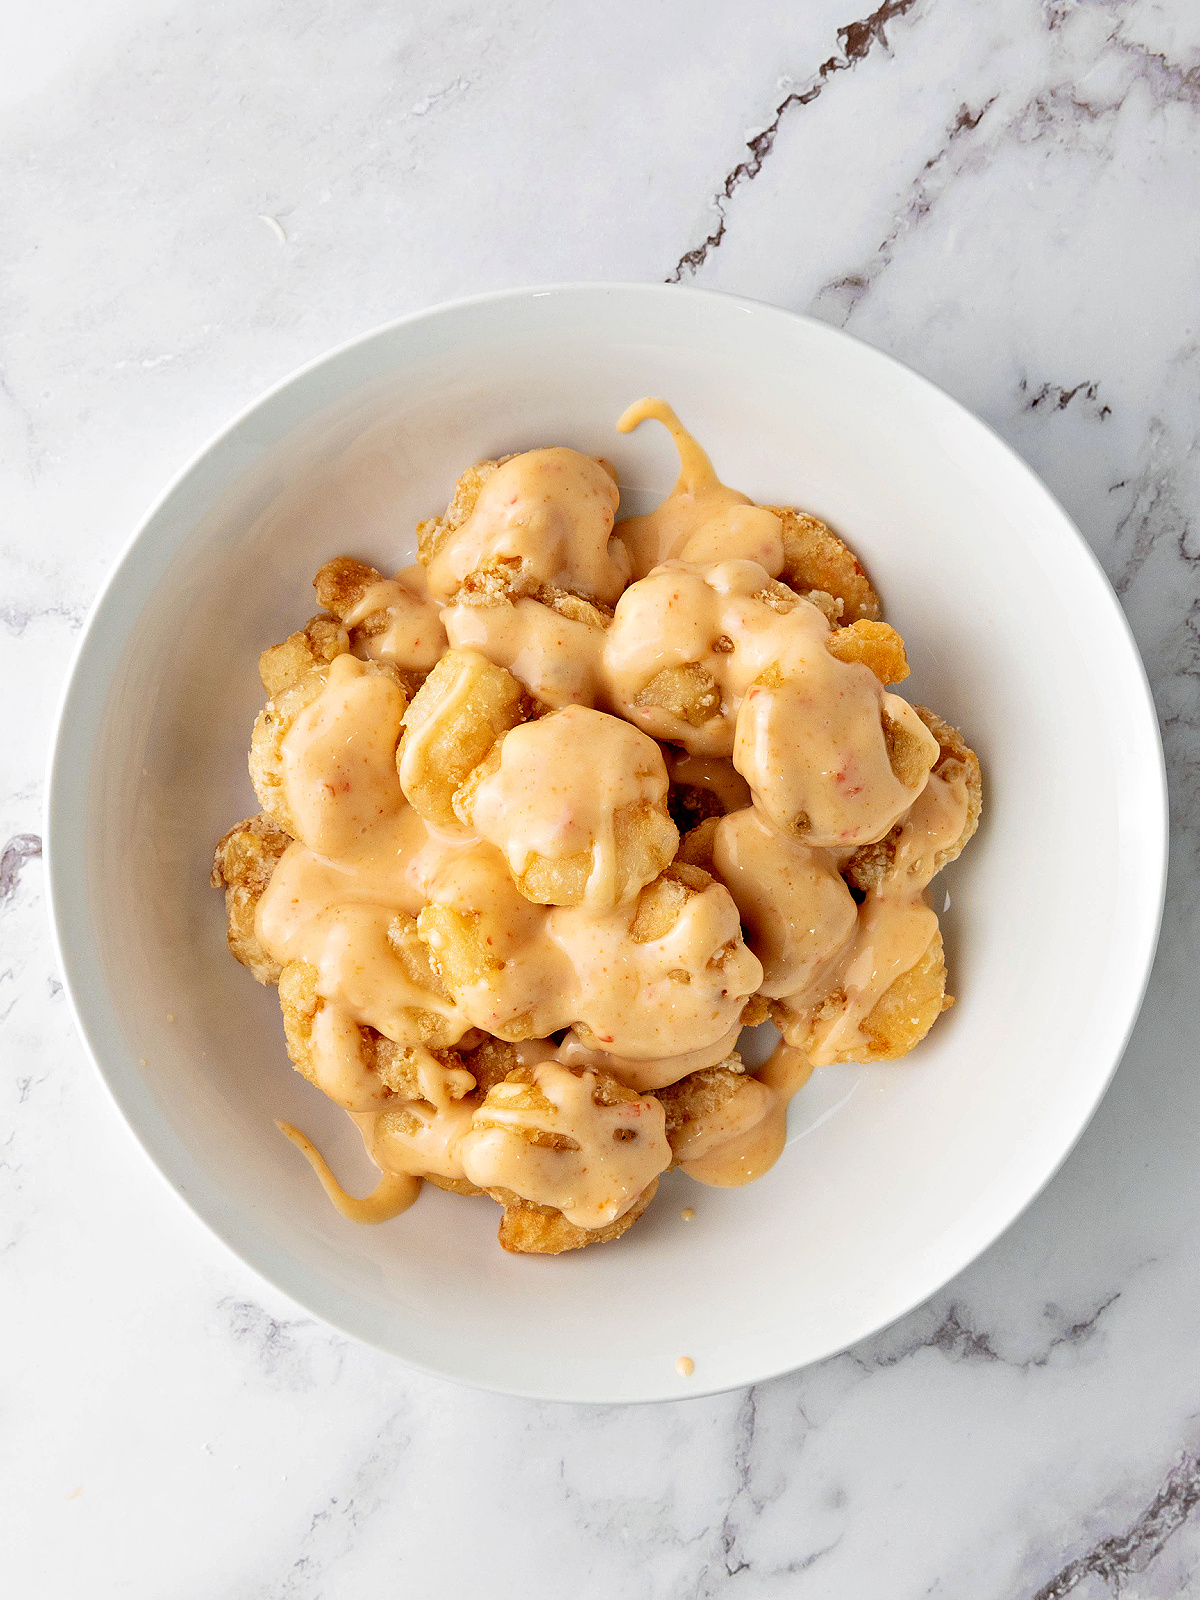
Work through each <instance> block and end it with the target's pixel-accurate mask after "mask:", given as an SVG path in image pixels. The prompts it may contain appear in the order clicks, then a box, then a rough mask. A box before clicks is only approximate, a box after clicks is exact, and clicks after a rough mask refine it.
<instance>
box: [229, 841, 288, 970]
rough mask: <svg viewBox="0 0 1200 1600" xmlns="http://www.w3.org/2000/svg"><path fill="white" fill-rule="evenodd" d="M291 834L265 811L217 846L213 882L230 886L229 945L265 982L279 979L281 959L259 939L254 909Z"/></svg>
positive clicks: (238, 957) (239, 959) (241, 960)
mask: <svg viewBox="0 0 1200 1600" xmlns="http://www.w3.org/2000/svg"><path fill="white" fill-rule="evenodd" d="M291 842H292V841H291V838H290V837H289V836H288V835H287V834H286V833H284V832H283V830H282V829H281V828H277V827H276V826H275V824H274V823H273V822H272V821H271V819H270V818H269V817H267V816H264V815H263V814H262V813H261V812H260V813H259V815H258V816H256V817H247V818H246V820H245V821H244V822H239V823H238V824H237V825H236V827H233V828H230V830H229V832H228V833H227V834H226V835H225V837H224V838H223V839H222V840H221V842H220V844H218V845H217V848H216V851H215V852H214V854H213V864H212V876H211V879H210V881H211V883H212V886H213V888H214V889H220V888H222V887H223V888H224V890H225V915H226V917H227V918H228V921H229V927H228V930H227V932H226V938H227V940H228V941H229V948H230V950H231V951H232V952H233V954H234V956H235V957H236V958H237V960H238V961H240V962H241V963H242V965H243V966H244V967H249V969H250V971H251V972H252V973H253V974H254V977H255V979H256V980H257V981H258V982H259V983H264V984H266V983H278V982H279V972H280V968H279V964H278V962H276V961H272V959H271V957H270V956H269V955H268V954H267V952H266V951H265V950H264V949H263V947H262V945H261V944H259V942H258V937H257V935H256V934H255V932H254V913H255V911H256V910H257V909H258V902H259V901H260V900H261V899H262V897H263V894H264V892H265V890H266V887H267V884H268V883H269V882H270V881H271V874H272V873H273V872H274V870H275V868H276V866H278V864H279V858H280V857H281V856H282V855H283V852H284V851H285V850H286V849H287V847H288V845H290V844H291Z"/></svg>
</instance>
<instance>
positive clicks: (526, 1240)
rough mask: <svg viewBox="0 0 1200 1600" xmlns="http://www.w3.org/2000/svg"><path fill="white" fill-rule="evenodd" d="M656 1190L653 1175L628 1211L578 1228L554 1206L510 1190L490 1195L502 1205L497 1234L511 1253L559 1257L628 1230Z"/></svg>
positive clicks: (656, 1180) (611, 1238)
mask: <svg viewBox="0 0 1200 1600" xmlns="http://www.w3.org/2000/svg"><path fill="white" fill-rule="evenodd" d="M657 1193H658V1179H657V1178H654V1179H652V1181H651V1182H650V1183H649V1184H647V1186H646V1187H645V1188H644V1189H643V1190H642V1192H641V1194H640V1195H638V1197H637V1199H636V1200H635V1201H634V1202H633V1204H632V1205H631V1206H630V1208H629V1210H628V1211H626V1212H625V1214H624V1215H623V1216H620V1217H618V1218H617V1220H616V1221H615V1222H610V1223H609V1224H608V1226H607V1227H606V1228H577V1227H576V1226H575V1224H574V1223H573V1222H568V1221H567V1219H566V1217H564V1216H563V1214H562V1212H561V1211H556V1210H555V1209H554V1207H553V1206H539V1205H535V1204H534V1203H533V1201H531V1200H522V1199H521V1197H520V1195H518V1194H513V1192H512V1190H511V1189H495V1190H492V1191H491V1195H492V1198H493V1199H494V1200H499V1201H500V1203H501V1205H502V1206H503V1207H504V1215H503V1216H502V1217H501V1219H500V1231H499V1233H498V1234H497V1235H496V1237H497V1238H498V1239H499V1240H500V1243H501V1244H502V1245H503V1247H504V1248H505V1250H507V1251H509V1253H510V1254H512V1255H522V1256H558V1255H561V1254H562V1253H563V1251H564V1250H581V1249H582V1248H583V1247H584V1245H587V1244H609V1243H610V1242H611V1241H612V1240H613V1239H619V1238H620V1237H621V1235H622V1234H623V1233H628V1232H629V1230H630V1228H632V1227H633V1225H634V1223H635V1222H636V1221H637V1219H638V1218H639V1217H640V1216H641V1215H642V1213H643V1211H645V1209H646V1207H647V1206H648V1205H649V1204H650V1202H651V1200H653V1199H654V1196H655V1195H656V1194H657Z"/></svg>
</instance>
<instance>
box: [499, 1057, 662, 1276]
mask: <svg viewBox="0 0 1200 1600" xmlns="http://www.w3.org/2000/svg"><path fill="white" fill-rule="evenodd" d="M572 1070H575V1069H572ZM585 1070H588V1071H591V1072H592V1073H593V1074H594V1077H595V1086H594V1088H593V1090H592V1099H593V1101H594V1103H595V1104H596V1105H601V1106H614V1105H620V1104H622V1103H623V1102H630V1101H636V1100H639V1099H646V1098H652V1097H647V1096H642V1095H639V1094H638V1093H637V1092H636V1091H635V1090H633V1089H629V1088H626V1086H625V1085H624V1084H623V1083H621V1082H620V1081H619V1080H618V1079H617V1078H614V1077H613V1076H612V1074H611V1073H607V1072H604V1071H602V1070H600V1069H597V1068H590V1069H583V1068H580V1069H578V1070H576V1076H577V1077H579V1076H582V1074H583V1072H584V1071H585ZM503 1082H504V1084H505V1093H504V1109H505V1113H506V1116H505V1119H504V1120H503V1122H501V1123H499V1124H493V1122H492V1121H491V1119H489V1116H488V1105H489V1102H488V1100H487V1099H485V1100H484V1102H483V1105H482V1106H481V1107H480V1109H479V1110H478V1111H477V1112H476V1114H475V1117H474V1119H473V1126H474V1127H476V1128H486V1127H489V1126H493V1125H499V1126H502V1127H504V1128H505V1129H506V1130H507V1131H509V1132H515V1133H517V1134H518V1135H519V1137H521V1138H523V1139H525V1140H526V1141H527V1142H528V1143H529V1144H532V1145H540V1146H542V1147H543V1148H549V1149H551V1150H559V1151H564V1152H566V1151H577V1150H578V1149H579V1148H580V1147H579V1144H578V1143H577V1141H576V1140H575V1139H573V1138H571V1137H570V1136H569V1135H564V1134H561V1133H555V1132H553V1131H552V1130H547V1129H545V1128H541V1127H537V1126H535V1125H533V1124H532V1123H529V1124H524V1125H521V1124H520V1123H517V1124H515V1125H514V1121H513V1114H514V1113H515V1114H517V1115H519V1113H520V1111H521V1110H522V1109H526V1110H528V1111H529V1112H530V1113H531V1114H532V1115H535V1116H536V1115H538V1114H542V1113H545V1112H547V1111H550V1112H553V1109H554V1108H553V1106H552V1105H551V1103H550V1102H549V1101H548V1100H547V1099H546V1097H545V1096H544V1095H543V1094H542V1092H541V1090H540V1089H539V1088H538V1086H537V1084H536V1082H535V1080H534V1069H533V1068H532V1067H516V1068H514V1070H513V1071H511V1072H509V1073H508V1074H507V1076H506V1077H505V1079H504V1080H503ZM657 1191H658V1179H657V1177H655V1178H653V1179H651V1181H650V1182H649V1183H648V1184H647V1186H646V1187H645V1188H644V1189H643V1190H642V1191H641V1193H640V1194H639V1195H638V1197H637V1199H636V1200H635V1201H634V1202H633V1204H632V1205H631V1206H630V1207H629V1209H628V1210H627V1211H626V1212H624V1213H623V1215H621V1216H620V1217H618V1218H617V1219H616V1221H615V1222H611V1223H609V1224H608V1225H607V1226H606V1227H603V1228H580V1227H578V1226H577V1225H576V1224H575V1223H573V1222H570V1221H568V1219H567V1218H566V1217H565V1216H564V1215H563V1214H562V1212H561V1211H560V1210H558V1209H557V1207H554V1206H545V1205H539V1204H537V1203H536V1202H535V1201H532V1200H527V1199H524V1198H522V1196H520V1195H517V1194H514V1193H513V1191H512V1190H511V1189H499V1188H498V1189H489V1190H488V1193H489V1194H490V1195H491V1196H492V1198H493V1199H494V1200H497V1201H499V1203H500V1204H501V1205H502V1206H503V1207H504V1216H503V1217H502V1218H501V1221H500V1232H499V1239H500V1243H501V1244H502V1245H503V1247H504V1248H505V1250H508V1251H511V1252H512V1253H513V1254H517V1255H560V1254H561V1253H562V1251H564V1250H578V1249H581V1248H582V1247H583V1246H584V1245H589V1244H605V1243H607V1242H608V1241H610V1240H612V1239H619V1238H620V1236H621V1235H622V1234H623V1233H625V1232H627V1231H628V1229H629V1228H631V1227H632V1226H633V1224H634V1223H635V1222H636V1221H637V1219H638V1218H639V1217H640V1216H641V1215H642V1213H643V1212H644V1211H645V1209H646V1207H647V1206H648V1205H649V1204H650V1202H651V1200H652V1199H653V1198H654V1196H655V1194H656V1193H657Z"/></svg>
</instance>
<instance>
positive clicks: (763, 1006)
mask: <svg viewBox="0 0 1200 1600" xmlns="http://www.w3.org/2000/svg"><path fill="white" fill-rule="evenodd" d="M740 1020H741V1024H742V1027H743V1028H757V1027H759V1026H760V1025H761V1024H762V1023H764V1022H769V1021H770V1020H771V1004H770V1001H769V1000H768V999H767V998H766V996H765V995H761V994H752V995H751V996H750V998H749V1000H747V1001H746V1004H745V1005H744V1006H743V1007H742V1015H741V1019H740Z"/></svg>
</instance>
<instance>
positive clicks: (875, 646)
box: [825, 622, 908, 684]
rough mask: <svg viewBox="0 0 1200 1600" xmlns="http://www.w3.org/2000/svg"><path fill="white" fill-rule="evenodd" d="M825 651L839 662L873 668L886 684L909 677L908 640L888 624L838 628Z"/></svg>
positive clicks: (866, 623) (902, 680)
mask: <svg viewBox="0 0 1200 1600" xmlns="http://www.w3.org/2000/svg"><path fill="white" fill-rule="evenodd" d="M825 648H826V650H828V651H829V654H830V655H831V656H836V657H837V659H838V660H839V661H858V662H861V663H862V665H863V666H864V667H870V669H871V671H872V672H873V673H874V674H875V676H876V677H877V678H878V679H879V681H880V683H882V684H889V683H903V682H904V680H905V678H907V677H908V655H907V654H906V652H905V649H904V640H903V639H902V638H901V637H900V635H899V634H898V633H897V632H896V630H895V628H893V627H890V626H889V625H888V623H886V622H852V623H851V624H850V626H849V627H848V628H835V629H834V631H833V632H832V633H831V634H830V635H829V638H828V639H827V640H826V643H825Z"/></svg>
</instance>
